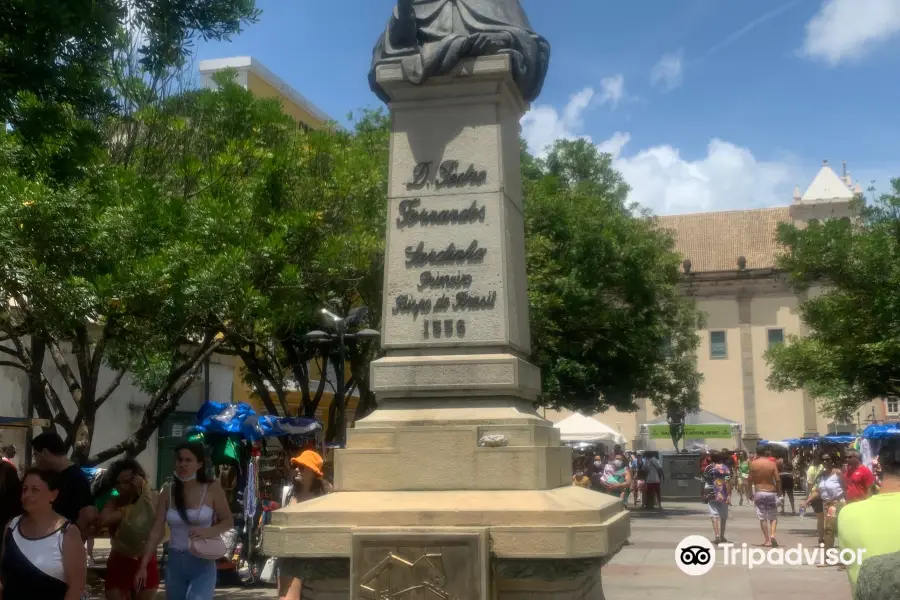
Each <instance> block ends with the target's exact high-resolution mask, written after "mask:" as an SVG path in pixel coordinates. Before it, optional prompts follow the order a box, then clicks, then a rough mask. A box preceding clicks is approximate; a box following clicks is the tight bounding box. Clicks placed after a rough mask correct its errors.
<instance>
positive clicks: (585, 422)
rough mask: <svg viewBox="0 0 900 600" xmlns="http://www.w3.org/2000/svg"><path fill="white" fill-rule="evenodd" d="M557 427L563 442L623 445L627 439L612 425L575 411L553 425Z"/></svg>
mask: <svg viewBox="0 0 900 600" xmlns="http://www.w3.org/2000/svg"><path fill="white" fill-rule="evenodd" d="M553 426H554V427H556V428H557V429H559V437H560V439H561V440H562V442H563V443H565V444H599V443H603V442H606V443H608V444H618V445H620V446H624V445H625V443H626V442H627V440H626V439H625V436H623V435H622V434H620V433H618V432H617V431H616V430H615V429H613V428H612V427H609V426H608V425H604V424H603V423H601V422H600V421H598V420H596V419H592V418H590V417H586V416H584V415H582V414H580V413H575V414H574V415H572V416H571V417H568V418H566V419H563V420H562V421H560V422H558V423H556V424H554V425H553Z"/></svg>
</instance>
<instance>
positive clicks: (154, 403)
mask: <svg viewBox="0 0 900 600" xmlns="http://www.w3.org/2000/svg"><path fill="white" fill-rule="evenodd" d="M223 343H224V341H223V340H210V339H209V338H207V340H206V341H204V342H203V344H201V346H200V348H202V350H201V351H198V352H195V353H194V355H193V356H192V358H191V359H190V360H189V361H188V362H185V363H184V364H182V365H181V367H179V368H178V369H176V370H175V371H173V375H174V374H175V373H179V376H178V377H177V378H175V379H172V377H171V376H170V378H169V380H168V382H171V383H170V385H166V386H164V388H163V389H160V390H159V391H157V393H156V394H154V396H153V398H152V399H151V401H150V403H149V404H148V405H147V408H146V409H145V410H144V416H143V418H142V419H141V424H140V426H139V427H138V428H137V431H135V432H134V433H133V434H131V435H130V436H128V437H127V438H125V439H124V440H122V441H121V442H119V443H118V444H116V445H115V446H112V447H110V448H107V449H106V450H103V451H101V452H98V453H97V454H94V455H93V456H91V457H90V458H88V459H87V464H89V465H95V464H97V463H101V462H104V461H107V460H109V459H111V458H115V457H116V456H118V455H120V454H122V453H123V452H124V453H127V454H128V455H129V456H136V455H137V454H140V453H141V452H142V451H143V450H144V449H145V448H146V446H147V439H149V437H150V435H152V434H153V432H154V431H156V430H157V429H158V428H159V425H160V423H161V422H162V420H163V419H165V418H166V417H167V416H168V415H169V414H171V413H172V411H174V410H175V408H176V407H177V406H178V401H179V400H180V399H181V397H182V396H183V395H184V393H185V392H186V391H187V389H188V388H189V387H190V385H191V383H193V382H194V380H195V379H196V378H197V374H198V372H199V370H200V367H201V366H202V365H203V362H204V361H205V360H206V359H207V358H209V357H210V356H212V355H213V354H214V353H215V352H216V350H218V349H219V347H221V346H222V344H223Z"/></svg>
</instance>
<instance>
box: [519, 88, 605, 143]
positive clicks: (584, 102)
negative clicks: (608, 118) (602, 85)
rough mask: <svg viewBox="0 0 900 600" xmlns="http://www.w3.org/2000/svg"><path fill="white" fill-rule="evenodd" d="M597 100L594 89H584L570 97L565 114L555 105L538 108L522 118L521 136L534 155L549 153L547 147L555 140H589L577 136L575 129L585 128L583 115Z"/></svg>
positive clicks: (564, 110) (582, 136)
mask: <svg viewBox="0 0 900 600" xmlns="http://www.w3.org/2000/svg"><path fill="white" fill-rule="evenodd" d="M593 98H594V90H593V89H592V88H584V89H583V90H581V91H580V92H578V93H577V94H574V95H573V96H572V97H571V98H569V103H568V104H566V107H565V108H564V109H563V111H562V115H560V114H559V112H558V111H557V110H556V109H555V108H553V107H552V106H547V105H543V106H535V107H534V108H532V109H531V110H530V111H528V114H526V115H525V116H524V117H522V137H524V138H525V141H526V142H527V143H528V147H529V148H530V149H531V151H532V152H534V153H535V154H538V155H543V154H545V153H546V150H547V147H548V146H550V145H551V144H553V142H555V141H556V140H574V139H578V138H586V139H590V137H588V136H585V135H578V134H576V133H575V131H576V130H578V129H581V127H582V125H583V121H582V115H583V114H584V111H585V110H587V108H588V106H590V104H591V101H592V100H593Z"/></svg>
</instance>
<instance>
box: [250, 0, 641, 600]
mask: <svg viewBox="0 0 900 600" xmlns="http://www.w3.org/2000/svg"><path fill="white" fill-rule="evenodd" d="M549 51H550V48H549V45H548V44H547V42H546V41H545V40H544V39H543V38H541V37H540V36H538V35H537V34H536V33H534V31H533V30H532V29H531V26H530V25H529V23H528V20H527V18H526V16H525V14H524V12H523V11H522V8H521V6H520V5H519V2H518V0H400V2H399V3H398V6H397V9H396V10H395V12H394V15H393V16H392V18H391V20H390V23H389V24H388V28H387V30H386V31H385V33H384V35H383V36H382V37H381V39H380V40H379V42H378V44H377V46H376V48H375V54H374V60H373V64H372V72H371V75H370V81H371V85H372V88H373V91H375V92H376V93H377V94H378V95H379V96H380V97H381V98H383V99H384V100H386V101H387V102H388V104H389V106H390V110H391V114H392V117H393V131H392V135H391V147H390V174H389V188H388V203H389V207H388V223H387V227H388V229H387V247H386V257H385V265H386V266H385V275H384V277H385V279H384V294H385V298H384V311H383V339H382V343H383V348H384V350H385V354H386V356H385V357H384V358H382V359H380V360H377V361H375V362H374V363H373V364H372V381H373V388H374V390H375V392H376V394H377V397H378V406H379V407H378V409H377V410H376V411H375V412H374V413H373V414H371V415H370V416H368V417H367V418H365V419H362V420H360V421H358V422H357V423H356V426H355V427H354V428H353V429H351V430H349V431H348V439H347V448H346V449H344V450H339V451H337V452H336V464H335V482H334V483H335V489H336V492H335V493H333V494H330V495H327V496H324V497H321V498H318V499H316V500H312V501H309V502H306V503H303V504H300V505H296V506H292V507H289V508H287V509H284V510H280V511H277V512H276V513H274V515H273V517H272V524H271V525H270V526H269V527H267V529H266V532H265V535H264V552H265V553H266V554H267V555H270V556H277V557H281V558H282V559H284V560H283V561H282V571H283V573H284V574H286V575H293V576H296V577H302V578H303V579H304V587H303V598H305V599H307V600H325V599H327V600H338V599H340V600H346V599H348V598H349V599H352V600H357V599H359V600H362V599H373V600H386V599H390V598H408V599H410V600H418V599H426V598H436V599H439V598H443V599H446V600H451V599H452V600H519V599H521V600H524V599H526V598H528V599H532V598H542V599H548V600H552V599H566V600H569V599H571V600H575V599H578V600H602V599H603V590H602V585H601V580H600V571H601V566H602V564H603V562H604V560H605V559H606V558H608V557H609V556H611V555H612V554H613V553H615V552H616V551H617V550H618V549H619V547H621V545H622V544H624V542H625V540H626V539H627V537H628V534H629V520H628V514H627V512H625V511H624V509H623V507H622V506H621V504H620V503H619V502H617V501H615V499H613V498H612V497H610V496H606V495H602V494H598V493H597V492H593V491H590V490H585V489H582V488H579V487H575V486H573V485H572V484H571V478H572V464H571V460H572V457H571V451H570V450H569V449H568V448H565V447H563V446H561V444H560V438H559V432H558V431H557V430H556V429H554V428H553V427H552V425H551V424H550V423H549V422H548V421H546V420H544V419H541V418H540V417H538V416H537V414H536V413H535V410H534V408H533V402H534V400H535V399H536V397H537V394H538V393H539V391H540V373H539V371H538V369H537V368H536V367H535V366H533V365H531V364H530V363H529V362H528V360H527V359H528V356H529V354H530V332H529V320H528V295H527V285H526V275H525V239H524V220H523V214H522V190H521V177H520V164H519V120H520V118H521V117H522V115H523V114H524V113H525V111H526V110H527V105H526V103H525V100H526V99H527V100H532V99H534V98H535V97H536V96H537V94H538V93H539V91H540V89H541V85H542V84H543V80H544V76H545V74H546V71H547V66H548V63H549Z"/></svg>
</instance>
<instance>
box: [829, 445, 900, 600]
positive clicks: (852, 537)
mask: <svg viewBox="0 0 900 600" xmlns="http://www.w3.org/2000/svg"><path fill="white" fill-rule="evenodd" d="M878 456H879V461H880V462H881V465H882V469H883V470H884V483H883V485H882V488H881V491H882V493H880V494H878V495H877V496H872V497H870V498H868V499H866V500H861V501H859V502H853V503H851V504H848V505H847V506H845V507H844V508H843V510H841V512H840V515H839V516H838V538H839V540H840V544H841V548H843V549H849V550H854V551H859V550H864V551H865V552H864V554H863V555H862V557H861V560H862V561H865V560H867V559H870V558H872V557H873V556H880V555H883V554H891V553H893V552H900V440H889V441H887V442H886V443H885V444H884V446H883V447H882V449H881V452H879V455H878ZM859 571H860V565H859V564H853V565H851V566H850V567H849V568H848V569H847V573H848V574H849V576H850V587H851V589H852V590H853V594H854V598H855V597H856V584H857V577H858V576H859Z"/></svg>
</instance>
